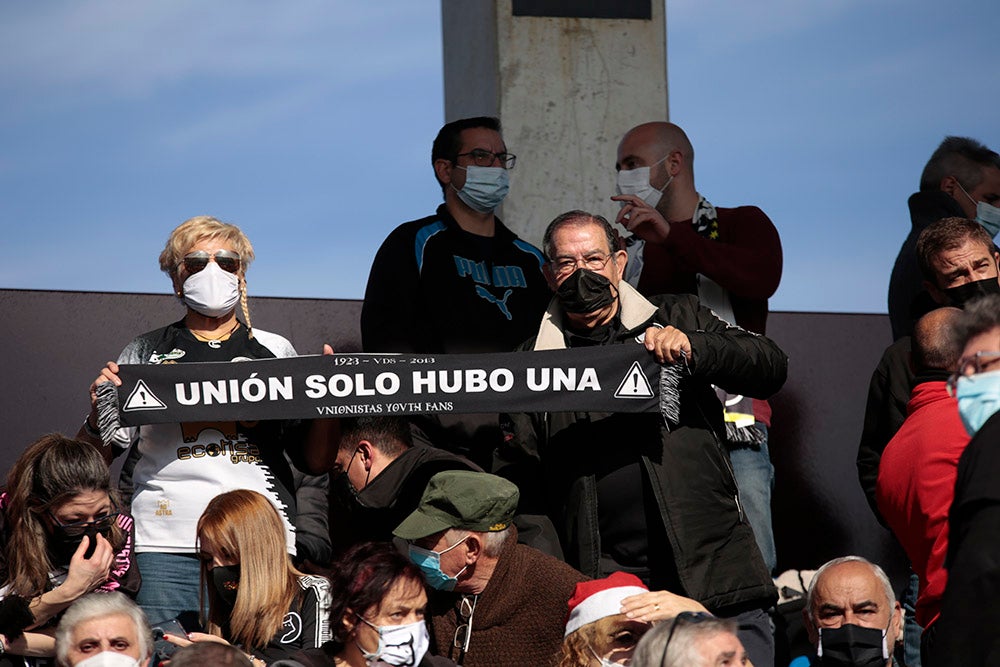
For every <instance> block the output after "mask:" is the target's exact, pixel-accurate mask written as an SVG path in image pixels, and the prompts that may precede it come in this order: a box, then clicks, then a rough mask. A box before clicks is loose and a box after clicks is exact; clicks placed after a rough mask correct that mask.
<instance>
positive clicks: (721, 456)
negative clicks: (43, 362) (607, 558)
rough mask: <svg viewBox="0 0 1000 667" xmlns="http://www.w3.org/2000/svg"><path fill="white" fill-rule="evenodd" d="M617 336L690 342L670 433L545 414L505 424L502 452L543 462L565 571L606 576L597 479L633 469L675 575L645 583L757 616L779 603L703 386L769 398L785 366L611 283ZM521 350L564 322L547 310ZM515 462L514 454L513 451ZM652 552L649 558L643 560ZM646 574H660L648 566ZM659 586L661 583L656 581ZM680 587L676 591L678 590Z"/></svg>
mask: <svg viewBox="0 0 1000 667" xmlns="http://www.w3.org/2000/svg"><path fill="white" fill-rule="evenodd" d="M620 290H621V304H622V308H621V311H620V319H621V324H622V326H621V329H620V332H619V333H618V334H617V335H616V336H615V339H614V340H613V341H612V343H613V344H630V343H631V344H635V343H632V341H633V340H634V339H635V338H636V336H640V335H641V334H642V333H643V332H644V331H645V330H646V328H648V327H650V326H658V325H663V326H665V325H672V326H674V327H676V328H678V329H680V330H682V331H684V332H685V333H686V334H687V335H688V338H689V339H690V342H691V350H692V359H691V363H690V367H691V374H690V376H689V377H685V378H683V379H682V380H681V385H680V419H679V425H677V426H676V427H674V428H672V429H668V427H667V426H666V423H665V421H664V420H663V418H661V417H660V415H657V414H638V415H630V414H596V413H551V414H549V413H546V414H534V415H530V416H529V415H513V416H511V425H512V431H513V434H512V438H511V440H510V445H511V447H513V448H516V450H517V452H519V453H520V454H521V455H522V456H525V455H533V456H537V457H539V458H540V461H541V467H542V475H541V477H540V478H539V479H543V480H544V486H545V487H546V489H547V491H548V493H547V494H546V495H547V497H548V498H549V510H550V512H552V513H553V521H555V523H556V525H557V527H559V528H560V530H561V533H562V535H561V536H562V538H563V540H564V544H563V547H564V549H565V551H566V554H567V560H568V561H569V562H570V564H572V565H574V566H575V567H577V568H578V569H579V570H580V571H582V572H583V573H584V574H586V575H588V576H594V577H596V576H603V575H606V574H608V573H607V572H603V571H601V567H600V557H601V536H600V534H599V530H598V526H597V520H596V517H597V495H596V484H597V481H596V480H597V478H598V476H601V475H603V474H606V473H608V472H612V471H614V470H616V469H618V468H620V467H621V466H622V465H628V464H630V463H636V462H638V463H639V464H640V469H641V473H642V478H643V483H644V484H648V485H649V487H650V488H651V490H652V495H653V497H654V498H655V508H653V510H652V511H650V510H647V516H658V517H659V519H660V522H659V525H656V526H653V525H651V526H650V531H651V535H650V548H651V550H652V549H653V548H655V547H656V546H657V543H656V542H657V540H656V536H655V535H653V534H652V533H653V532H655V531H658V532H659V533H660V534H661V536H662V538H663V546H664V548H665V549H666V550H667V551H665V552H664V553H666V554H667V556H668V558H666V559H665V560H666V561H672V564H670V565H669V567H671V568H674V571H673V572H669V573H658V572H657V571H656V570H655V569H653V570H652V574H651V578H652V579H653V585H654V586H655V585H658V584H660V583H661V582H662V581H670V580H673V581H675V582H676V583H675V585H674V586H667V587H668V588H672V589H674V592H677V593H680V594H683V595H686V596H688V597H691V598H694V599H696V600H698V601H700V602H701V603H702V604H704V605H705V606H706V607H708V608H709V609H711V610H713V611H716V612H723V613H725V612H726V610H727V609H736V608H739V607H741V606H743V607H746V606H760V607H766V606H768V605H769V604H771V603H772V602H773V600H774V599H775V597H776V590H775V588H774V585H773V582H772V581H771V578H770V576H769V574H768V572H767V568H766V567H765V565H764V562H763V559H762V557H761V555H760V551H759V550H758V548H757V545H756V542H755V540H754V536H753V531H752V529H751V528H750V525H749V524H748V523H747V521H746V519H745V517H744V515H743V510H742V507H741V506H740V501H739V493H738V491H737V488H736V480H735V478H734V477H733V472H732V467H731V465H730V463H729V457H728V455H727V453H726V451H725V450H724V449H723V446H722V444H721V442H722V438H723V437H724V434H725V427H724V424H723V420H722V406H721V404H720V403H719V401H718V399H717V398H716V395H715V391H714V390H713V389H712V386H711V385H712V384H716V385H718V386H720V387H722V388H723V389H726V390H728V391H730V392H732V393H740V394H743V395H746V396H751V397H755V398H767V397H768V396H770V395H771V394H773V393H774V392H776V391H777V390H778V389H780V388H781V386H782V384H783V383H784V381H785V376H786V372H787V364H788V359H787V357H786V356H785V354H784V353H783V352H782V351H781V349H779V348H778V346H777V345H776V344H775V343H774V342H772V341H771V340H770V339H768V338H766V337H764V336H760V335H757V334H754V333H751V332H749V331H746V330H744V329H740V328H738V327H729V326H727V325H726V323H725V322H723V321H722V320H720V319H719V318H717V317H716V316H715V315H714V314H713V313H712V312H711V311H710V310H709V309H707V308H705V307H703V306H701V305H700V304H699V302H698V299H697V298H696V297H694V296H691V295H664V296H657V297H653V298H651V299H650V300H648V301H647V300H646V299H644V298H643V297H642V296H640V295H639V294H638V293H637V292H635V291H634V290H633V289H631V288H630V286H628V285H627V284H625V283H624V282H622V283H621V285H620ZM527 346H529V347H531V348H532V349H551V348H557V347H564V346H565V338H564V336H563V334H562V329H561V313H560V311H559V307H558V304H557V303H556V302H555V301H553V303H552V304H551V305H550V307H549V311H548V312H547V313H546V316H545V319H544V320H543V323H542V326H541V328H540V329H539V336H538V338H536V339H535V340H534V341H531V342H530V343H529V344H527ZM512 454H513V452H512ZM651 555H652V551H651ZM649 562H650V565H651V567H652V568H656V567H668V566H667V565H663V559H654V558H652V557H651V558H650V559H649ZM657 579H659V581H657ZM678 589H679V590H678Z"/></svg>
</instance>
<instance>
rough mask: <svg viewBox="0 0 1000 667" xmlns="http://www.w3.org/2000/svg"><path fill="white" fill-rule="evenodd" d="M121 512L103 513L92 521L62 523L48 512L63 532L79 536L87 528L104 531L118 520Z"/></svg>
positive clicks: (71, 535)
mask: <svg viewBox="0 0 1000 667" xmlns="http://www.w3.org/2000/svg"><path fill="white" fill-rule="evenodd" d="M120 514H121V512H112V513H111V514H105V515H104V516H102V517H100V518H98V519H94V520H93V521H74V522H73V523H62V522H61V521H59V519H57V518H56V515H55V514H53V513H52V512H49V516H50V517H52V520H53V521H55V523H56V525H57V526H59V527H60V528H61V529H62V530H63V532H64V533H66V534H67V535H69V536H70V537H80V536H82V535H83V534H84V533H86V532H87V530H88V529H91V528H92V529H94V530H95V531H97V532H104V531H105V530H108V529H109V528H111V526H113V525H115V521H117V520H118V516H119V515H120Z"/></svg>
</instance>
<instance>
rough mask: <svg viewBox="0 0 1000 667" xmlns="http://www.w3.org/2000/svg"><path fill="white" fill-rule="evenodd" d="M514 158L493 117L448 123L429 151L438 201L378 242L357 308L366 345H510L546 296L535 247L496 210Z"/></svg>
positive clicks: (371, 348) (476, 348)
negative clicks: (441, 198)
mask: <svg viewBox="0 0 1000 667" xmlns="http://www.w3.org/2000/svg"><path fill="white" fill-rule="evenodd" d="M515 162H516V158H515V156H514V155H513V154H512V153H509V152H508V151H507V146H506V144H504V141H503V137H502V136H501V134H500V122H499V121H498V120H497V119H496V118H488V117H483V118H465V119H462V120H457V121H454V122H451V123H448V124H447V125H445V126H444V127H443V128H441V131H440V132H439V133H438V136H437V138H436V139H435V140H434V145H433V148H432V150H431V163H432V166H433V168H434V175H435V177H436V178H437V180H438V183H439V184H440V186H441V190H442V192H443V194H444V203H443V204H442V205H441V206H439V207H438V210H437V212H436V213H435V214H434V215H430V216H428V217H426V218H422V219H420V220H414V221H412V222H407V223H404V224H402V225H400V226H399V227H397V228H396V229H395V230H394V231H393V232H392V233H391V234H390V235H389V237H388V238H387V239H386V240H385V242H383V243H382V247H381V248H379V251H378V254H377V255H376V256H375V261H374V263H373V264H372V269H371V273H370V274H369V277H368V287H367V289H366V290H365V302H364V307H363V309H362V312H361V335H362V342H363V344H364V349H365V351H366V352H413V353H448V352H492V351H504V352H507V351H510V350H512V349H513V348H514V347H515V346H516V345H518V344H519V343H521V342H523V341H524V340H525V339H527V338H528V337H529V336H530V335H531V333H532V331H533V329H534V327H535V325H536V324H537V322H538V317H539V316H541V313H542V311H543V310H544V309H545V304H546V303H547V302H548V293H547V291H546V289H545V279H544V277H543V276H542V270H541V265H542V254H541V252H540V251H539V250H538V249H537V248H535V247H534V246H532V245H531V244H529V243H526V242H524V241H522V240H521V239H519V238H518V237H517V236H516V235H515V234H514V233H513V232H512V231H510V230H509V229H508V228H507V227H506V226H504V224H503V223H502V222H500V220H499V218H497V216H496V209H497V207H498V206H500V204H501V202H502V201H503V199H504V197H505V196H506V195H507V191H508V189H509V174H510V170H511V169H513V167H514V164H515Z"/></svg>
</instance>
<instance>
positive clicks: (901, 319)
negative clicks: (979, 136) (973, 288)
mask: <svg viewBox="0 0 1000 667" xmlns="http://www.w3.org/2000/svg"><path fill="white" fill-rule="evenodd" d="M908 204H909V208H910V220H911V223H912V228H911V229H910V233H909V234H908V235H907V237H906V240H904V241H903V245H902V247H901V248H900V249H899V255H898V256H897V257H896V263H895V264H894V265H893V267H892V276H891V277H890V279H889V321H890V322H891V323H892V338H893V340H898V339H899V338H901V337H903V336H908V335H910V332H911V331H912V329H913V323H914V322H916V320H917V318H919V317H920V316H921V315H923V314H924V313H926V312H927V311H928V310H930V309H932V308H934V307H935V302H937V300H936V299H934V298H933V295H929V294H928V292H927V290H926V289H925V285H924V283H923V280H925V277H924V276H923V273H922V271H921V270H920V266H919V263H918V261H917V254H916V245H917V239H918V238H919V237H920V234H921V232H923V231H924V230H925V229H926V228H927V227H928V225H930V224H932V223H934V222H935V221H937V220H940V219H941V218H948V217H960V218H968V219H969V220H976V221H977V222H979V224H981V225H982V226H983V228H984V229H985V230H986V233H987V235H988V236H989V238H990V239H993V238H994V237H995V236H996V235H997V233H998V232H1000V208H998V207H1000V155H997V153H996V152H995V151H992V150H990V149H989V148H987V147H986V146H984V145H983V144H981V143H979V142H978V141H976V140H975V139H970V138H968V137H945V139H944V141H942V142H941V145H940V146H938V147H937V150H935V151H934V154H933V155H931V158H930V160H928V161H927V164H926V166H924V171H923V173H922V174H921V175H920V191H919V192H916V193H914V194H912V195H910V199H909V202H908Z"/></svg>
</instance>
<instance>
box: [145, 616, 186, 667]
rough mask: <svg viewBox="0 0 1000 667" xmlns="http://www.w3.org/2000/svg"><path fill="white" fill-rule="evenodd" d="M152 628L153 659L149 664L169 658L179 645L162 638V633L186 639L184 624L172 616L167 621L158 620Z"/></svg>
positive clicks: (158, 662)
mask: <svg viewBox="0 0 1000 667" xmlns="http://www.w3.org/2000/svg"><path fill="white" fill-rule="evenodd" d="M152 630H153V653H154V654H155V655H154V656H153V657H154V658H155V660H154V661H153V662H152V663H151V664H157V665H158V664H160V663H161V662H163V661H165V660H169V659H170V656H172V655H173V654H174V653H175V652H176V651H177V650H179V649H180V646H178V645H177V644H173V643H171V642H168V641H167V640H166V639H164V638H163V635H171V636H174V637H183V638H184V639H187V638H188V636H187V632H186V631H185V630H184V626H183V625H181V624H180V622H179V621H178V620H177V619H176V618H172V619H170V620H169V621H160V622H159V623H157V624H156V625H154V626H153V627H152Z"/></svg>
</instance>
